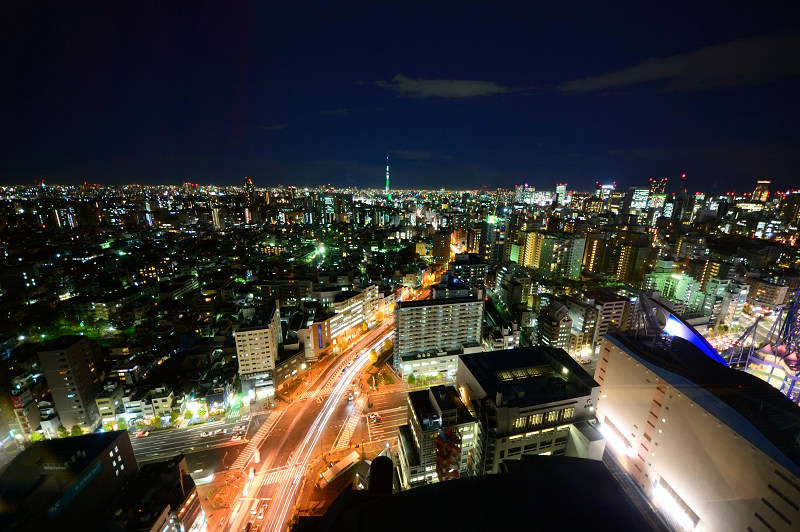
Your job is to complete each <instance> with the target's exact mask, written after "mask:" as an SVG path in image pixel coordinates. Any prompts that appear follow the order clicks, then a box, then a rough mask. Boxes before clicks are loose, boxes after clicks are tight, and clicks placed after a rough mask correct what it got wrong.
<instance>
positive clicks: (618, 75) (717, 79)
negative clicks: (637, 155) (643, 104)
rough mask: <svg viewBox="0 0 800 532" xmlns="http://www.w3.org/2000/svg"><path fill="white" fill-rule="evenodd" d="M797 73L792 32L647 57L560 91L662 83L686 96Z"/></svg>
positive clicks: (798, 51) (799, 57) (798, 50)
mask: <svg viewBox="0 0 800 532" xmlns="http://www.w3.org/2000/svg"><path fill="white" fill-rule="evenodd" d="M798 73H800V32H797V31H793V32H781V33H771V34H767V35H758V36H755V37H747V38H744V39H738V40H735V41H730V42H726V43H723V44H717V45H714V46H708V47H705V48H700V49H699V50H695V51H693V52H686V53H683V54H678V55H673V56H671V57H663V58H658V57H656V58H650V59H647V60H645V61H644V62H642V63H639V64H638V65H634V66H631V67H627V68H623V69H622V70H617V71H615V72H609V73H607V74H602V75H600V76H593V77H588V78H582V79H577V80H573V81H568V82H566V83H563V84H562V85H560V87H559V88H560V89H561V90H562V91H565V92H593V91H603V90H607V89H614V88H617V87H626V86H629V85H636V84H639V83H646V82H650V81H659V80H665V81H668V83H667V85H666V87H665V90H673V91H691V90H701V89H713V88H720V87H739V86H748V85H760V84H764V83H769V82H771V81H774V80H777V79H780V78H783V77H787V76H791V75H795V74H798Z"/></svg>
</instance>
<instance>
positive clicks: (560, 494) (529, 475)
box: [298, 456, 653, 532]
mask: <svg viewBox="0 0 800 532" xmlns="http://www.w3.org/2000/svg"><path fill="white" fill-rule="evenodd" d="M520 465H521V470H518V471H512V472H509V473H502V474H497V475H483V476H477V477H463V478H459V479H456V480H451V481H448V482H438V483H435V484H430V485H427V486H420V487H418V488H414V489H411V490H407V491H403V492H400V493H395V494H392V495H384V496H370V495H369V494H368V493H367V492H363V491H354V490H353V491H345V492H343V493H342V495H340V496H339V498H338V499H337V500H336V501H335V502H334V503H333V505H332V506H331V507H330V509H329V511H328V512H327V513H326V514H325V516H324V517H322V518H311V519H307V520H306V519H304V518H301V522H300V523H299V527H298V530H302V531H304V532H305V531H309V530H328V531H331V532H338V531H345V530H346V531H348V532H359V531H365V532H366V531H370V532H372V531H374V530H376V523H380V527H378V528H379V529H380V530H381V532H393V531H395V530H397V531H403V532H406V531H408V530H463V531H472V530H480V531H486V530H527V529H531V530H593V531H605V530H615V531H616V530H636V531H641V530H653V526H652V525H651V524H650V522H649V521H648V520H646V519H645V518H644V517H643V516H642V514H641V513H639V511H638V510H637V509H636V507H635V506H634V505H633V503H632V502H631V500H630V499H629V498H628V496H627V495H626V494H625V492H624V491H623V490H622V488H621V487H620V486H619V484H618V483H617V482H616V481H615V480H614V478H613V476H612V475H611V473H609V471H608V470H607V469H606V467H605V465H604V464H603V462H600V461H596V460H586V459H581V458H571V457H564V456H531V457H530V458H529V459H527V460H526V462H525V463H524V464H520ZM387 516H391V518H390V519H387Z"/></svg>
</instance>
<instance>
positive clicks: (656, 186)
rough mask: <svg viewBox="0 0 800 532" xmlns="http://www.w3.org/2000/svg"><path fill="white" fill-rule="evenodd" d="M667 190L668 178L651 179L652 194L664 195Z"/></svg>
mask: <svg viewBox="0 0 800 532" xmlns="http://www.w3.org/2000/svg"><path fill="white" fill-rule="evenodd" d="M666 190H667V178H666V177H664V178H661V179H653V178H652V177H651V178H650V194H651V195H653V194H664V193H665V192H666Z"/></svg>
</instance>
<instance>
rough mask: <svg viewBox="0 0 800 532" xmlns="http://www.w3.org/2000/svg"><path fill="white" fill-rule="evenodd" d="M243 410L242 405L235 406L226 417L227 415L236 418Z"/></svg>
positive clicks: (229, 417)
mask: <svg viewBox="0 0 800 532" xmlns="http://www.w3.org/2000/svg"><path fill="white" fill-rule="evenodd" d="M241 411H242V409H241V407H240V408H234V409H233V410H231V411H230V412H228V415H227V416H225V417H227V418H228V419H236V418H238V417H239V415H240V412H241Z"/></svg>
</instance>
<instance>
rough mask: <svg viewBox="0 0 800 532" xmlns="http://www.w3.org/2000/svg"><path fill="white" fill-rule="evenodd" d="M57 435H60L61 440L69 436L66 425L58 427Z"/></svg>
mask: <svg viewBox="0 0 800 532" xmlns="http://www.w3.org/2000/svg"><path fill="white" fill-rule="evenodd" d="M56 433H58V437H59V438H66V437H67V436H69V432H68V431H67V429H66V428H65V427H64V425H61V426H60V427H58V430H56Z"/></svg>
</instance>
